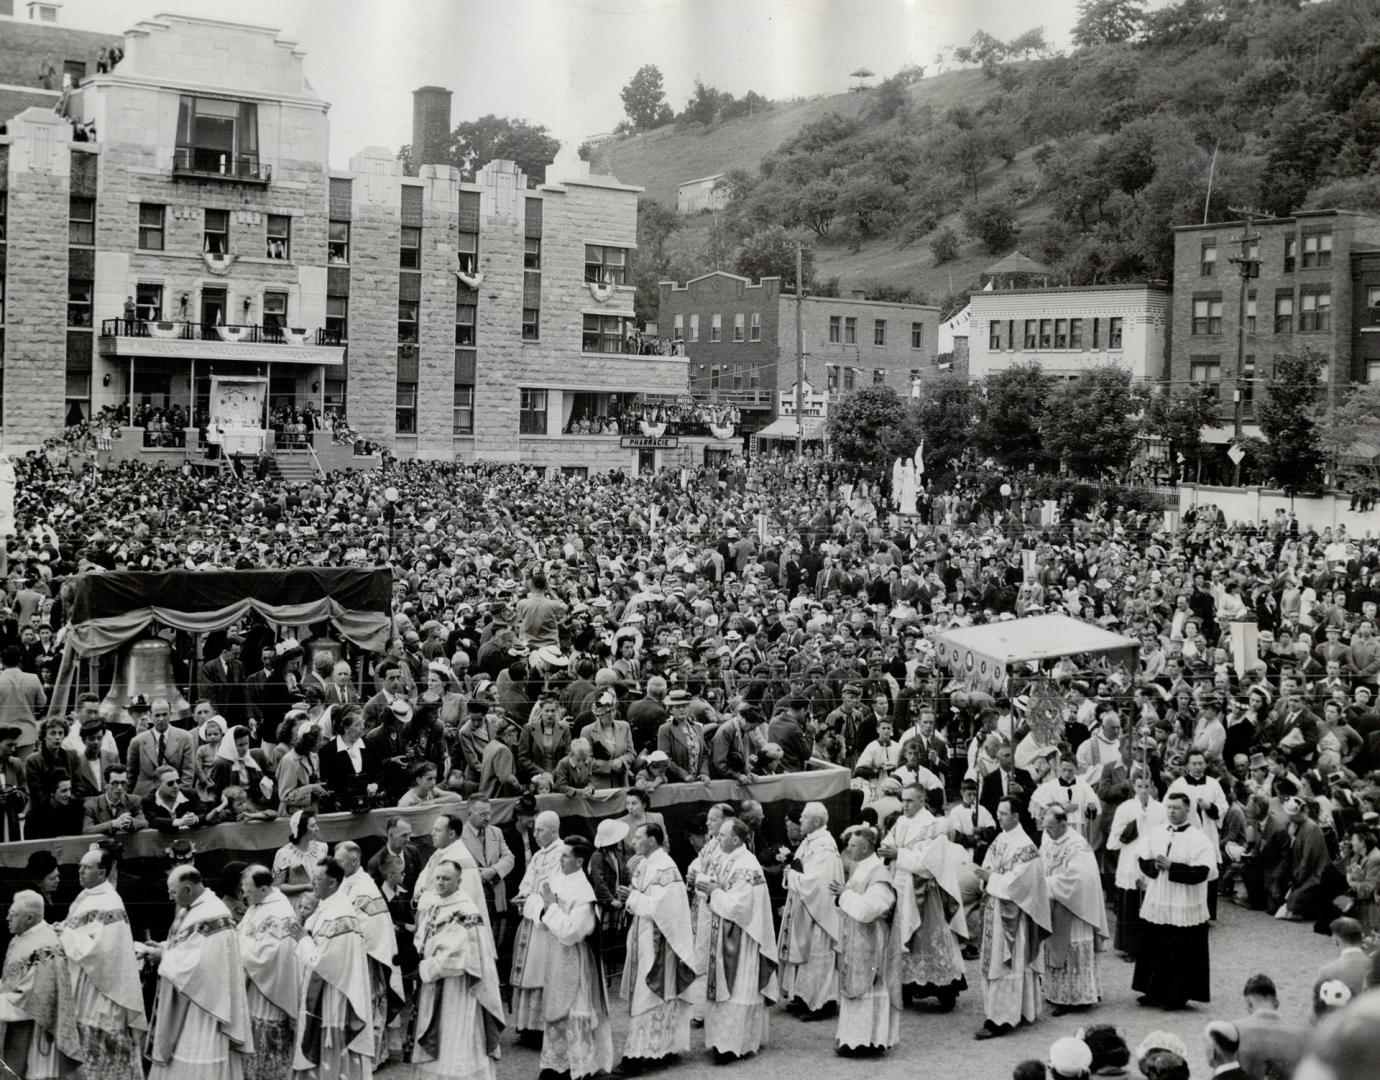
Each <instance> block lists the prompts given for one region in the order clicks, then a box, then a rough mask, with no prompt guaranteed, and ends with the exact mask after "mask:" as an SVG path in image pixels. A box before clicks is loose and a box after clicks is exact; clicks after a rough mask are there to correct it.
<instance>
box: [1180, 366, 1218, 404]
mask: <svg viewBox="0 0 1380 1080" xmlns="http://www.w3.org/2000/svg"><path fill="white" fill-rule="evenodd" d="M1188 378H1189V381H1190V382H1192V383H1193V385H1194V386H1198V387H1206V388H1207V390H1208V392H1209V393H1210V394H1211V395H1212V396H1213V397H1214V398H1216V397H1218V396H1219V394H1220V393H1221V384H1222V361H1221V360H1220V359H1219V358H1218V357H1216V356H1201V357H1200V356H1195V357H1193V358H1192V359H1191V360H1190V362H1189V369H1188Z"/></svg>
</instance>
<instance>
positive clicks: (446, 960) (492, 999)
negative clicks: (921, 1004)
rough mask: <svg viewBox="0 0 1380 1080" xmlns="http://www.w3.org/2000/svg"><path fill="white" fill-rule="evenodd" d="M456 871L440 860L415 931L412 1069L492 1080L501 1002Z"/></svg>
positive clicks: (457, 1079)
mask: <svg viewBox="0 0 1380 1080" xmlns="http://www.w3.org/2000/svg"><path fill="white" fill-rule="evenodd" d="M460 878H461V869H460V866H459V864H457V863H454V862H451V861H450V860H446V861H445V862H442V863H441V864H440V865H438V866H437V867H436V870H435V874H434V875H433V878H432V885H433V887H434V889H435V893H436V897H435V901H434V902H433V903H432V904H431V905H429V906H428V908H427V910H426V917H425V920H424V921H423V922H422V923H421V925H419V926H418V927H417V934H416V944H417V955H418V956H419V957H420V958H421V962H420V964H419V966H418V969H417V974H418V977H419V978H420V979H421V988H420V990H419V991H418V994H417V1030H416V1036H415V1044H414V1045H413V1048H412V1063H413V1069H414V1071H415V1073H416V1075H417V1076H419V1077H424V1078H427V1080H494V1077H495V1075H496V1070H495V1064H494V1063H495V1062H497V1061H498V1058H499V1054H500V1050H499V1036H500V1035H501V1034H502V1032H503V1002H502V1000H501V999H500V998H499V995H498V967H497V964H496V959H495V956H494V942H493V935H492V934H490V933H489V929H488V927H487V926H486V925H485V924H484V916H483V913H482V912H481V911H480V910H479V909H478V908H476V907H475V905H474V901H473V900H471V899H470V898H469V896H467V895H466V894H465V893H464V892H462V891H461V889H460Z"/></svg>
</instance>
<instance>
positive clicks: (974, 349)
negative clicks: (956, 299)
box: [968, 284, 1171, 382]
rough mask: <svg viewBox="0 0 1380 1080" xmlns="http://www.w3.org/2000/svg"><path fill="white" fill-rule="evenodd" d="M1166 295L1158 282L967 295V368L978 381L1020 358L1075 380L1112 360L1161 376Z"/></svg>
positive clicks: (1153, 378)
mask: <svg viewBox="0 0 1380 1080" xmlns="http://www.w3.org/2000/svg"><path fill="white" fill-rule="evenodd" d="M1170 314H1171V298H1170V293H1169V289H1168V287H1167V286H1164V285H1156V284H1148V285H1085V286H1072V287H1051V288H1017V289H1001V288H998V289H991V290H988V291H983V292H975V293H973V294H972V295H971V296H970V297H969V301H968V315H969V325H968V371H969V374H970V375H971V377H972V378H974V379H981V378H983V377H985V376H987V375H990V374H992V373H993V372H996V371H1002V370H1004V369H1006V368H1009V367H1013V366H1016V365H1018V364H1029V363H1037V364H1039V365H1040V367H1041V369H1043V370H1044V371H1045V372H1046V373H1047V374H1050V375H1054V376H1057V377H1060V378H1076V377H1078V376H1079V375H1080V374H1082V373H1083V372H1084V371H1086V370H1088V369H1089V368H1092V367H1098V366H1101V365H1103V364H1115V365H1117V366H1119V367H1122V368H1125V369H1126V370H1127V371H1129V372H1130V373H1131V375H1132V377H1133V378H1135V379H1137V380H1139V381H1142V382H1158V381H1160V380H1161V379H1163V378H1164V375H1165V371H1166V369H1167V366H1168V361H1169V352H1168V347H1169V339H1170Z"/></svg>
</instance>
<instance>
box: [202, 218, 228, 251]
mask: <svg viewBox="0 0 1380 1080" xmlns="http://www.w3.org/2000/svg"><path fill="white" fill-rule="evenodd" d="M201 250H202V251H204V252H206V253H207V254H208V255H229V254H230V211H228V210H207V211H206V221H205V224H204V225H203V226H202V230H201Z"/></svg>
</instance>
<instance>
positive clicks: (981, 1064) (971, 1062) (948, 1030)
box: [380, 904, 1332, 1080]
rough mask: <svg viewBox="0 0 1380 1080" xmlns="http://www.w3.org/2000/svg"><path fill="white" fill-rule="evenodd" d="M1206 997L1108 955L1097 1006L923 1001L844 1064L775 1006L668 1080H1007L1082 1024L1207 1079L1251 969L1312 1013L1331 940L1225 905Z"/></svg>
mask: <svg viewBox="0 0 1380 1080" xmlns="http://www.w3.org/2000/svg"><path fill="white" fill-rule="evenodd" d="M1211 945H1212V998H1213V1000H1212V1003H1211V1004H1210V1005H1198V1006H1195V1007H1194V1008H1192V1009H1189V1010H1186V1011H1184V1012H1178V1013H1162V1012H1159V1011H1157V1010H1153V1009H1144V1008H1140V1007H1138V1006H1137V1005H1136V996H1135V995H1134V994H1133V993H1132V992H1131V965H1130V964H1128V963H1125V962H1123V961H1122V960H1121V959H1120V958H1118V957H1117V956H1116V955H1115V954H1114V953H1104V954H1103V955H1102V957H1101V960H1100V962H1101V965H1102V966H1101V973H1102V981H1103V996H1104V1000H1103V1002H1102V1004H1101V1005H1100V1006H1099V1007H1098V1008H1096V1009H1093V1010H1091V1011H1088V1012H1086V1013H1071V1014H1069V1015H1067V1016H1064V1017H1059V1018H1054V1017H1050V1016H1049V1015H1046V1016H1045V1017H1044V1019H1042V1020H1041V1021H1040V1022H1039V1023H1038V1024H1036V1025H1035V1026H1034V1027H1027V1028H1022V1029H1020V1030H1019V1031H1017V1032H1016V1033H1014V1034H1012V1035H1010V1036H1007V1037H1006V1038H1003V1039H992V1040H989V1041H986V1042H976V1041H974V1039H973V1032H974V1031H975V1030H977V1028H978V1027H979V1026H980V1025H981V1023H982V1003H981V998H980V996H979V994H978V992H977V991H976V990H969V991H968V992H967V993H966V994H964V995H963V996H962V997H961V998H960V999H959V1003H958V1007H957V1008H956V1009H955V1010H954V1011H953V1012H952V1013H949V1014H947V1015H938V1014H934V1013H929V1014H927V1013H925V1012H924V1011H923V1008H922V1007H921V1006H915V1007H912V1008H910V1009H907V1010H906V1014H905V1016H904V1017H903V1018H902V1021H901V1042H900V1044H899V1045H898V1046H896V1047H895V1048H894V1049H892V1051H891V1053H890V1054H889V1055H888V1056H887V1057H885V1058H883V1059H881V1060H880V1061H876V1062H873V1061H851V1060H847V1059H844V1058H839V1057H836V1056H835V1054H834V1052H833V1051H834V1042H833V1033H834V1025H833V1022H832V1021H823V1022H819V1023H802V1022H800V1021H799V1020H796V1019H795V1018H794V1017H791V1016H788V1015H787V1014H786V1013H785V1012H784V1011H783V1010H781V1009H780V1008H779V1007H778V1008H777V1009H776V1010H774V1012H773V1014H772V1020H771V1037H770V1044H769V1046H768V1047H767V1049H766V1050H765V1051H763V1052H762V1053H761V1054H760V1055H758V1056H757V1057H755V1058H751V1059H749V1060H747V1061H742V1062H738V1063H736V1064H734V1065H731V1066H726V1067H724V1068H716V1067H715V1066H714V1065H713V1063H712V1062H711V1061H710V1059H709V1057H708V1055H706V1054H705V1053H704V1051H703V1049H702V1043H701V1035H702V1033H701V1032H700V1031H692V1033H691V1034H692V1040H693V1041H694V1043H695V1044H696V1046H695V1049H694V1050H693V1051H692V1053H691V1054H690V1056H689V1057H688V1058H687V1059H685V1060H684V1061H683V1062H682V1063H681V1064H680V1065H679V1066H677V1067H675V1068H674V1069H669V1070H666V1071H665V1072H664V1073H662V1074H659V1075H664V1076H666V1077H667V1078H668V1080H709V1078H710V1077H713V1080H824V1078H828V1077H836V1076H856V1075H858V1074H859V1073H860V1072H862V1071H864V1070H868V1071H872V1072H875V1073H876V1074H877V1075H878V1076H880V1077H893V1076H903V1075H907V1074H910V1073H912V1072H915V1071H916V1070H919V1071H921V1072H922V1074H923V1075H924V1076H926V1077H938V1078H941V1080H950V1078H952V1080H1006V1078H1007V1077H1009V1076H1010V1075H1011V1066H1012V1065H1013V1064H1014V1063H1015V1062H1017V1061H1019V1060H1021V1059H1022V1058H1027V1057H1038V1058H1041V1059H1043V1058H1044V1057H1045V1054H1046V1051H1047V1050H1048V1048H1049V1045H1050V1043H1052V1042H1053V1041H1054V1040H1055V1039H1057V1038H1059V1037H1060V1036H1062V1035H1066V1034H1073V1033H1074V1032H1075V1031H1077V1029H1078V1028H1079V1026H1080V1025H1081V1024H1083V1023H1092V1022H1097V1023H1112V1024H1116V1025H1117V1027H1118V1028H1119V1029H1120V1030H1121V1032H1122V1034H1123V1035H1124V1036H1125V1037H1126V1040H1127V1042H1128V1043H1129V1044H1130V1045H1131V1047H1132V1048H1133V1049H1134V1047H1135V1046H1136V1044H1137V1043H1139V1042H1140V1040H1141V1039H1142V1038H1143V1037H1144V1036H1145V1035H1147V1034H1148V1033H1149V1032H1151V1031H1154V1030H1156V1029H1159V1030H1166V1031H1172V1032H1174V1033H1175V1034H1177V1035H1178V1036H1179V1037H1180V1038H1181V1039H1183V1040H1184V1042H1185V1043H1186V1044H1187V1045H1188V1047H1189V1051H1190V1061H1189V1064H1190V1066H1191V1069H1192V1074H1193V1076H1195V1077H1200V1076H1207V1075H1208V1072H1207V1063H1206V1060H1205V1059H1204V1058H1203V1056H1202V1050H1201V1047H1200V1045H1199V1044H1200V1042H1201V1039H1200V1036H1201V1032H1202V1028H1203V1025H1204V1024H1206V1023H1207V1022H1208V1021H1209V1020H1212V1019H1230V1018H1232V1017H1234V1016H1237V1015H1240V1013H1241V1011H1242V1005H1241V987H1242V985H1243V984H1244V983H1245V981H1246V978H1247V976H1249V975H1252V974H1254V973H1255V972H1258V971H1263V972H1266V973H1268V974H1269V975H1271V976H1272V977H1273V978H1274V980H1275V982H1276V983H1277V984H1278V986H1279V987H1280V992H1281V996H1282V1001H1281V1010H1282V1011H1283V1013H1284V1014H1285V1015H1286V1016H1289V1017H1294V1018H1298V1019H1300V1020H1303V1019H1304V1018H1305V1017H1306V1016H1307V1014H1308V1010H1309V995H1310V994H1311V992H1312V986H1313V974H1314V972H1315V971H1316V970H1317V968H1318V966H1319V965H1320V964H1322V963H1324V962H1325V961H1327V960H1329V959H1330V958H1331V956H1332V951H1331V943H1330V942H1329V941H1328V940H1327V939H1326V938H1323V937H1319V936H1318V935H1316V934H1314V933H1313V932H1312V930H1311V928H1310V927H1308V926H1304V925H1301V924H1299V923H1284V922H1276V921H1275V920H1274V919H1271V918H1269V917H1267V916H1266V915H1264V914H1262V913H1260V912H1254V911H1245V910H1243V909H1241V908H1238V907H1236V906H1234V905H1232V904H1223V905H1222V909H1221V911H1220V912H1219V921H1218V923H1217V924H1216V926H1215V927H1214V929H1213V932H1212V942H1211ZM968 981H969V984H970V986H976V981H977V980H976V972H975V965H974V964H971V963H970V964H969V965H968ZM625 1028H626V1021H625V1019H624V1018H623V1017H622V1016H621V1015H620V1016H618V1017H616V1020H615V1036H614V1045H615V1048H618V1047H621V1046H622V1044H623V1036H624V1031H625ZM538 1071H539V1068H538V1064H537V1054H536V1053H535V1052H533V1051H530V1050H525V1049H523V1048H521V1047H518V1046H515V1045H507V1044H505V1046H504V1049H503V1059H502V1060H501V1061H500V1062H499V1064H498V1076H499V1078H500V1080H519V1078H520V1080H536V1077H537V1073H538ZM410 1075H411V1069H410V1068H409V1067H406V1066H395V1067H393V1068H390V1069H387V1070H385V1071H384V1072H382V1073H380V1076H381V1077H383V1078H384V1080H407V1078H408V1077H409V1076H410Z"/></svg>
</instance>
